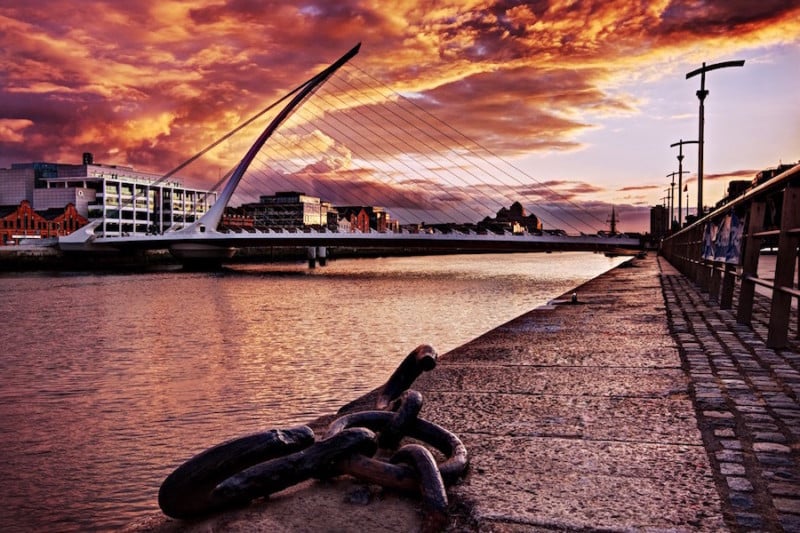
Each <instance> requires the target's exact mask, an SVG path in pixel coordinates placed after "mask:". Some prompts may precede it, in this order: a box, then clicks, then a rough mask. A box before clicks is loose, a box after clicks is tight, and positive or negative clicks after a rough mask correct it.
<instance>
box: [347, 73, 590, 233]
mask: <svg viewBox="0 0 800 533" xmlns="http://www.w3.org/2000/svg"><path fill="white" fill-rule="evenodd" d="M353 67H354V68H355V69H358V70H359V71H360V72H362V73H363V74H364V75H365V76H367V77H369V78H370V79H372V80H373V81H374V82H375V83H378V84H380V83H381V82H380V81H379V80H376V79H375V78H374V77H372V76H370V74H369V73H367V72H365V71H363V70H361V69H359V67H358V66H357V65H355V64H354V65H353ZM381 85H382V87H384V88H385V89H386V90H387V91H390V92H391V93H392V94H394V96H395V98H397V99H398V100H399V101H403V102H405V103H406V104H407V105H408V106H411V107H413V108H415V109H417V110H419V112H421V113H422V114H423V115H425V116H427V117H430V118H431V119H432V120H433V121H434V122H436V123H438V124H441V126H442V129H438V128H435V126H433V125H432V124H430V122H427V124H428V125H430V126H431V127H434V128H435V129H437V131H439V132H440V133H442V134H443V135H445V134H446V132H445V130H446V131H450V132H453V133H454V134H455V135H457V136H458V137H460V138H462V139H464V140H466V141H467V142H468V144H469V145H473V146H475V147H477V148H479V149H481V150H482V151H484V152H485V153H486V154H488V155H489V156H491V158H492V159H494V160H498V161H503V162H504V163H505V164H507V165H508V166H509V167H510V168H511V169H512V170H513V171H514V172H517V173H519V174H520V175H523V176H525V177H526V178H527V179H531V180H533V181H535V182H536V183H537V184H538V185H539V186H540V187H542V188H543V189H546V190H547V191H548V192H549V193H551V194H552V195H554V196H556V197H558V198H560V199H561V201H563V202H564V203H565V204H569V205H572V206H573V207H576V208H577V209H578V210H579V211H581V212H584V213H585V214H586V215H587V216H588V217H590V218H592V219H594V221H595V222H597V223H600V224H601V225H602V226H605V222H604V221H603V220H602V219H600V218H598V217H597V216H595V215H594V214H592V213H591V212H589V211H587V210H586V209H584V208H583V207H581V206H579V205H577V204H576V203H574V202H572V201H571V200H570V199H569V198H567V197H566V196H564V195H563V194H561V193H559V192H558V191H555V190H554V189H552V188H550V187H548V186H547V185H546V184H544V183H542V182H541V181H539V180H537V179H536V178H533V177H530V176H528V175H527V174H526V173H525V172H524V171H522V170H521V169H519V168H517V167H515V166H514V165H512V164H510V163H508V162H506V161H505V160H504V159H503V158H501V157H499V156H498V155H497V154H495V153H493V152H492V151H491V150H489V149H488V148H486V147H484V146H483V145H481V144H480V143H478V142H477V141H475V140H473V139H470V138H469V137H467V136H466V135H464V134H463V133H461V132H459V131H458V130H456V129H455V128H453V127H452V126H451V125H449V124H447V123H446V122H444V121H442V120H441V119H439V118H438V117H436V116H435V115H434V114H433V113H430V112H429V111H427V110H426V109H424V108H423V107H422V106H420V105H419V104H417V103H416V102H414V101H413V100H412V99H410V98H407V97H406V96H404V95H402V94H400V93H398V92H397V91H395V90H394V89H392V88H391V87H388V86H386V85H384V84H381ZM448 138H450V139H451V140H453V141H454V142H457V143H459V144H461V146H466V145H464V144H462V143H461V142H460V141H457V140H456V139H454V138H453V137H452V136H448ZM470 152H471V153H472V154H473V155H475V156H476V157H478V158H480V159H481V160H483V161H484V162H485V163H486V164H487V165H488V166H489V167H490V168H492V169H493V170H495V171H497V172H500V173H502V174H504V175H505V176H506V177H508V178H510V179H512V180H513V181H515V182H516V184H517V185H520V186H522V187H529V186H530V184H529V183H525V182H523V181H521V180H519V179H518V178H516V177H515V176H514V175H513V174H512V173H510V172H508V171H507V170H504V169H502V168H500V167H499V166H498V165H497V164H496V163H493V162H492V161H490V160H489V158H487V157H485V156H482V155H479V154H477V153H476V152H474V151H473V150H471V149H470ZM537 208H540V209H545V208H544V207H543V206H542V205H539V204H537ZM545 210H547V209H545ZM552 216H553V217H554V218H558V219H559V220H560V221H562V222H564V223H567V222H566V221H565V220H564V219H563V218H561V217H556V216H555V215H552ZM567 216H571V217H573V218H575V219H576V220H577V221H578V222H580V223H581V224H585V225H589V224H590V223H589V222H587V221H586V220H581V219H579V218H577V217H576V216H575V215H567ZM568 225H570V226H571V227H573V228H574V226H572V224H568Z"/></svg>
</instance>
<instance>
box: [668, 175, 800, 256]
mask: <svg viewBox="0 0 800 533" xmlns="http://www.w3.org/2000/svg"><path fill="white" fill-rule="evenodd" d="M795 175H800V163H798V164H796V165H795V166H793V167H792V168H790V169H787V170H785V171H783V172H781V173H780V174H778V175H777V176H774V177H772V178H770V179H769V180H767V181H765V182H764V183H760V184H758V185H756V186H755V187H754V188H752V189H748V190H747V191H746V192H745V193H744V194H742V195H741V196H737V197H736V198H734V199H733V200H731V201H730V202H728V203H726V204H725V205H721V206H719V207H718V208H716V209H714V210H713V211H710V212H709V213H707V214H706V215H704V216H703V218H699V219H697V220H695V221H694V222H692V223H691V224H689V225H688V226H686V227H684V228H681V230H680V231H677V232H675V233H672V234H670V235H668V236H667V237H664V240H667V239H670V238H672V237H675V236H677V235H680V234H681V233H684V232H686V231H688V230H690V229H692V228H694V227H695V226H698V225H699V224H704V223H706V222H708V221H709V219H712V218H716V217H718V216H720V215H723V214H725V213H727V212H729V211H730V210H731V209H735V208H736V207H738V206H739V205H741V204H744V203H746V202H750V201H752V200H753V198H757V197H759V196H761V195H762V194H765V193H767V192H772V191H773V190H774V189H777V188H780V187H782V186H783V185H785V182H788V181H789V180H791V179H792V178H794V177H795Z"/></svg>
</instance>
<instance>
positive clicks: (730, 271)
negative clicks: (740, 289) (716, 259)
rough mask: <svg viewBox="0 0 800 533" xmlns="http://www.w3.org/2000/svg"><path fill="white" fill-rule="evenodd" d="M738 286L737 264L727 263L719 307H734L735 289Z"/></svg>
mask: <svg viewBox="0 0 800 533" xmlns="http://www.w3.org/2000/svg"><path fill="white" fill-rule="evenodd" d="M735 286H736V265H734V264H732V263H725V277H724V278H722V294H721V295H720V297H719V308H720V309H730V308H731V307H733V289H734V288H735Z"/></svg>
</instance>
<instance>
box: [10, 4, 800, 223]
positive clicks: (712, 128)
mask: <svg viewBox="0 0 800 533" xmlns="http://www.w3.org/2000/svg"><path fill="white" fill-rule="evenodd" d="M0 21H2V24H3V26H4V28H5V30H4V32H3V34H2V35H0V43H2V47H0V57H2V60H3V64H4V65H6V67H5V68H4V69H3V71H2V74H1V75H2V81H3V83H2V84H0V167H8V166H9V165H10V164H11V163H15V162H28V161H55V162H62V163H79V162H80V156H81V153H83V152H92V153H94V154H95V158H96V160H97V161H98V162H101V163H105V164H119V165H131V166H134V167H136V168H137V169H140V170H144V171H151V172H156V173H158V172H166V171H168V170H170V169H171V168H173V167H174V166H175V165H177V164H178V163H180V162H181V161H183V160H184V159H186V158H187V157H189V156H190V155H192V154H193V153H195V152H196V151H197V150H199V149H200V148H202V147H203V146H205V145H206V144H207V143H208V142H210V141H211V140H213V139H214V138H216V137H218V136H219V135H221V134H223V133H224V132H226V131H228V130H230V129H231V128H233V127H234V126H236V125H237V124H239V123H241V122H242V121H243V120H245V119H246V118H247V117H249V116H251V115H252V114H253V113H255V112H256V111H258V110H260V109H262V108H263V107H264V106H265V105H267V104H269V103H271V102H273V101H274V100H276V99H277V98H279V97H281V96H283V95H284V94H285V93H286V92H287V91H289V90H290V89H292V88H294V87H295V86H297V85H298V84H299V83H301V82H303V81H304V80H305V79H307V78H308V77H309V76H310V75H312V74H314V73H315V72H317V71H318V70H319V69H320V68H322V67H323V66H324V65H326V64H327V63H329V62H330V61H332V60H334V59H335V58H336V57H338V55H340V54H341V53H343V52H344V51H346V50H347V49H349V48H350V47H351V46H352V45H354V44H355V43H356V42H362V43H363V44H362V50H361V52H360V54H359V55H358V56H357V58H356V59H355V60H354V63H355V66H356V68H358V69H359V70H360V71H363V72H365V73H367V74H369V75H370V76H373V77H374V78H375V79H377V80H380V82H381V83H382V84H384V85H385V86H387V87H390V88H391V89H392V90H394V91H397V92H398V93H400V94H403V95H404V96H407V97H409V98H412V99H413V100H414V101H415V102H418V103H419V105H420V106H423V107H425V108H426V109H428V110H430V112H431V113H433V114H434V115H435V116H436V117H438V118H439V119H441V120H442V121H443V122H444V123H447V124H449V125H451V126H452V127H453V128H455V129H456V130H457V131H459V132H461V133H463V134H464V135H466V136H467V137H468V138H470V139H472V140H474V141H475V142H477V143H479V144H480V145H481V146H483V147H485V148H486V149H488V150H490V151H491V152H492V153H495V154H498V155H500V156H502V157H503V159H504V160H506V161H510V162H511V163H512V164H513V165H514V166H515V167H516V168H519V169H521V170H522V171H523V172H524V173H525V174H526V175H527V176H530V177H531V181H530V183H529V184H528V183H525V184H521V183H509V184H507V188H508V191H509V194H508V197H512V198H513V194H514V190H515V189H519V191H520V193H522V190H523V189H525V191H526V194H525V195H524V196H521V198H520V199H521V201H522V202H523V204H524V206H525V208H526V209H528V210H529V211H531V212H533V213H535V214H537V215H545V214H546V213H543V212H542V210H543V209H544V208H547V207H548V206H550V207H552V205H553V202H554V201H559V202H561V203H562V205H561V206H560V207H559V208H560V209H564V210H575V209H578V206H580V208H585V209H588V210H590V211H591V212H592V213H593V216H594V219H593V220H594V221H595V222H591V221H590V222H589V223H590V224H594V227H593V228H586V229H594V230H599V229H603V228H602V227H601V225H600V224H597V223H596V221H597V220H599V219H602V220H606V219H607V218H608V216H609V214H610V212H611V208H612V206H615V209H616V214H617V216H618V218H619V221H620V222H619V229H620V231H628V232H638V231H647V230H648V226H649V210H650V207H652V206H653V205H660V204H662V203H663V201H662V198H663V197H664V196H665V194H666V192H665V191H666V190H667V188H668V187H669V178H668V177H667V174H669V173H671V172H674V171H676V170H677V158H676V156H677V148H670V144H672V143H674V142H677V141H678V140H680V139H683V140H691V139H696V138H697V134H698V132H697V126H698V124H697V122H698V113H697V110H698V100H697V97H696V96H695V92H696V91H697V89H698V88H699V79H697V78H692V79H690V80H686V79H685V75H686V73H687V72H690V71H692V70H694V69H696V68H698V67H700V65H701V64H702V63H703V62H706V63H714V62H718V61H727V60H734V59H743V60H745V61H746V64H745V66H744V67H743V68H737V69H725V70H719V71H715V72H712V73H710V74H709V75H708V77H707V79H706V89H707V90H709V92H710V94H709V96H708V98H707V99H706V114H705V116H706V130H705V140H706V147H705V164H704V169H705V175H704V200H705V204H706V205H713V204H714V203H715V202H716V201H717V200H719V199H720V198H722V196H724V192H725V189H726V188H727V184H728V182H729V181H730V180H731V179H752V177H753V176H754V175H755V173H756V172H758V171H759V170H762V169H764V168H767V167H774V166H776V165H778V164H779V163H792V162H797V161H798V159H800V149H798V147H800V120H798V115H799V113H800V93H798V92H797V90H796V87H797V82H798V81H800V69H799V68H798V65H800V2H796V1H789V2H787V1H785V0H764V1H761V2H758V3H755V2H751V1H745V0H733V1H722V0H720V1H703V2H696V1H690V0H675V1H663V2H652V3H645V4H640V3H631V2H627V1H619V2H615V1H611V2H609V1H602V0H595V1H587V2H579V3H565V2H558V1H551V2H529V3H498V2H439V3H437V4H436V6H435V8H431V7H430V6H428V4H422V3H418V2H400V3H396V4H395V5H392V7H391V9H389V8H384V9H377V8H375V7H374V5H373V4H371V3H367V2H363V1H342V2H337V3H336V4H335V5H333V4H330V3H328V2H321V1H320V2H316V3H315V2H302V3H292V2H252V1H246V0H229V1H217V2H210V1H202V0H197V1H190V2H180V3H178V2H156V1H154V0H144V1H142V2H137V3H136V4H131V5H126V4H118V3H114V2H103V1H81V2H64V1H63V0H61V1H57V0H43V1H37V2H28V3H19V2H14V3H2V2H0ZM339 112H340V113H341V112H342V111H341V110H340V111H339ZM318 140H319V142H320V143H322V144H323V145H324V146H330V145H331V144H335V143H337V142H341V141H340V140H337V139H331V138H329V137H324V138H323V137H322V136H320V139H318ZM443 140H444V141H445V142H446V141H447V140H446V139H444V138H443ZM248 141H251V139H242V140H241V141H236V142H231V143H229V145H227V146H226V150H228V151H229V152H230V154H231V155H230V157H231V158H236V157H241V154H242V150H243V147H246V145H247V143H248ZM325 143H328V144H325ZM331 153H332V152H330V151H328V152H327V153H326V152H324V151H323V152H321V153H320V165H317V166H312V165H310V166H309V168H311V169H312V170H313V168H317V167H320V168H321V167H323V166H324V168H325V169H326V171H327V172H330V170H331V168H330V165H329V163H330V161H329V160H328V159H325V158H330V155H331ZM684 154H685V155H686V158H685V159H684V164H683V168H684V170H687V171H689V173H688V174H686V176H685V179H684V181H685V182H686V183H687V184H688V193H689V197H690V200H689V205H690V206H692V207H693V206H694V201H695V200H696V172H697V158H696V154H697V152H696V147H695V146H685V147H684ZM397 155H402V154H399V151H398V153H393V154H387V157H388V156H392V157H394V156H397ZM322 163H325V165H322ZM337 163H338V164H340V165H344V164H346V162H345V163H342V162H341V161H337ZM220 167H223V164H222V162H218V166H214V167H213V171H212V167H211V166H209V167H208V168H207V169H206V175H207V176H208V174H211V175H210V176H208V177H207V178H206V180H205V181H204V182H203V183H202V185H204V186H206V187H210V186H211V185H213V183H214V182H215V181H217V179H218V178H219V174H220V170H219V168H220ZM223 168H225V169H227V168H228V167H227V166H224V167H223ZM338 170H340V171H347V170H349V169H347V168H345V167H344V166H341V167H340V168H339V169H338ZM306 172H309V170H308V169H306ZM358 179H359V180H360V181H359V183H358V186H359V187H362V188H363V189H364V190H366V189H370V190H372V191H373V192H372V193H371V194H370V195H369V197H374V198H386V199H387V203H385V204H381V203H380V202H379V201H376V202H375V203H376V204H380V205H383V206H384V207H386V208H387V209H388V210H393V209H394V208H395V207H396V206H394V205H392V203H398V202H399V201H400V200H401V198H400V195H398V194H396V191H395V194H393V188H394V186H393V185H392V184H391V183H389V184H387V183H378V182H377V181H370V180H371V179H372V178H371V176H361V177H359V178H358ZM405 179H406V180H417V181H419V185H418V187H419V189H418V190H419V196H420V197H424V196H425V195H429V193H430V190H431V186H432V183H431V180H433V179H434V178H430V177H426V176H406V178H405ZM426 179H427V180H429V181H428V182H427V183H426V182H425V180H426ZM465 188H469V187H468V186H467V187H465ZM445 190H446V189H445V188H443V189H441V191H445ZM476 190H477V185H476ZM441 191H440V192H441ZM263 192H264V193H265V194H266V193H270V192H274V191H263ZM307 192H309V193H313V192H316V191H307ZM681 194H685V193H682V192H681ZM554 195H555V197H556V198H555V199H554ZM523 198H524V200H523ZM565 200H568V203H564V201H565ZM683 201H684V205H685V196H684V197H683ZM417 207H418V209H417V210H413V209H412V210H411V211H413V212H414V213H417V211H419V213H420V215H421V216H422V214H424V211H425V206H424V205H422V204H421V205H420V206H417ZM486 214H487V215H489V214H491V212H489V211H488V210H487V213H486ZM543 218H546V217H543ZM552 226H553V224H551V227H552Z"/></svg>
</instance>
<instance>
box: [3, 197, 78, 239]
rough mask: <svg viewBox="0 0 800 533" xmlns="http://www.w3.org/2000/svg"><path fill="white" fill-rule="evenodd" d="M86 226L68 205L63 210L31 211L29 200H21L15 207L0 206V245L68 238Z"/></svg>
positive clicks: (71, 206)
mask: <svg viewBox="0 0 800 533" xmlns="http://www.w3.org/2000/svg"><path fill="white" fill-rule="evenodd" d="M88 223H89V220H88V219H87V218H86V217H84V216H82V215H81V214H80V213H78V210H77V209H75V205H73V204H71V203H70V204H67V206H66V207H65V208H63V209H57V208H52V209H47V210H44V211H34V210H33V207H31V203H30V202H29V201H27V200H22V201H21V202H20V203H19V205H17V206H13V205H11V206H9V205H5V206H0V245H8V244H16V243H18V242H19V241H20V240H21V239H50V238H56V237H59V236H63V235H69V234H70V233H72V232H73V231H75V230H77V229H78V228H80V227H81V226H83V225H85V224H88Z"/></svg>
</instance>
